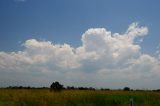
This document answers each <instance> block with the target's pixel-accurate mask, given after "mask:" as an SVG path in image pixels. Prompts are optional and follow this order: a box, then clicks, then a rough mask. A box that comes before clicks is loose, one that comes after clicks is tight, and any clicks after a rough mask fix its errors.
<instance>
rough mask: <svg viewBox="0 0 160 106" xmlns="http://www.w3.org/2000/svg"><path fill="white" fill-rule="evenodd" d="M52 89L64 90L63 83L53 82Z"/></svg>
mask: <svg viewBox="0 0 160 106" xmlns="http://www.w3.org/2000/svg"><path fill="white" fill-rule="evenodd" d="M50 89H51V91H52V90H53V91H58V92H59V91H62V89H63V85H61V84H60V83H59V82H58V81H56V82H53V83H52V84H51V86H50Z"/></svg>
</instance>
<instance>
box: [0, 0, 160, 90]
mask: <svg viewBox="0 0 160 106" xmlns="http://www.w3.org/2000/svg"><path fill="white" fill-rule="evenodd" d="M159 4H160V1H159V0H152V1H151V0H150V1H149V0H148V1H146V0H121V1H120V0H119V1H118V0H0V86H1V87H6V86H14V85H16V86H20V85H23V86H50V84H51V83H52V82H53V81H60V82H61V83H62V84H64V85H65V86H87V87H90V86H92V87H97V88H113V89H116V88H123V87H125V86H129V87H131V88H134V89H138V88H139V89H158V88H160V85H159V81H160V70H159V69H160V39H159V34H160V30H159V28H160V21H159V19H160V14H159V10H160V6H159Z"/></svg>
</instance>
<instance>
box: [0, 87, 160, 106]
mask: <svg viewBox="0 0 160 106" xmlns="http://www.w3.org/2000/svg"><path fill="white" fill-rule="evenodd" d="M130 98H133V99H134V106H160V93H158V92H136V91H130V92H127V91H98V90H96V91H89V90H64V91H62V92H50V91H49V90H48V89H29V90H27V89H0V106H129V105H130V102H129V99H130Z"/></svg>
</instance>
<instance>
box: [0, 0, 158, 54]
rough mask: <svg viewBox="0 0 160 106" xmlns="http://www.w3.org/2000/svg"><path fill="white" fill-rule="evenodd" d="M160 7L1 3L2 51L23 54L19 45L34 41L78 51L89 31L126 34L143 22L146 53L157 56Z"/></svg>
mask: <svg viewBox="0 0 160 106" xmlns="http://www.w3.org/2000/svg"><path fill="white" fill-rule="evenodd" d="M159 4H160V2H159V1H158V0H153V1H146V0H141V1H139V0H122V1H117V0H87V1H86V0H79V1H78V0H24V1H23V0H1V1H0V14H1V17H0V23H1V24H0V37H1V39H0V50H1V51H12V50H17V49H18V50H19V49H20V46H19V43H18V42H24V41H25V40H27V39H30V38H36V39H46V40H50V41H53V42H56V43H62V44H63V43H68V44H71V45H72V46H74V47H77V46H79V45H81V41H80V39H81V35H82V33H83V32H84V31H86V30H87V29H88V28H92V27H104V28H107V29H108V30H111V31H112V32H120V33H122V32H124V31H125V30H126V28H127V27H128V25H129V24H130V23H132V22H139V23H140V24H142V25H145V26H147V27H148V28H149V36H148V37H146V38H145V40H144V42H143V43H142V44H141V45H142V47H143V50H144V51H145V52H149V53H153V52H155V47H156V46H157V45H158V44H159V42H160V40H159V34H160V32H159V29H158V28H159V27H160V22H159V19H160V14H158V13H159V10H160V6H159Z"/></svg>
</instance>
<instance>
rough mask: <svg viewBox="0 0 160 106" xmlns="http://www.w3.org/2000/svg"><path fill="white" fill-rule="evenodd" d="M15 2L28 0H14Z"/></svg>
mask: <svg viewBox="0 0 160 106" xmlns="http://www.w3.org/2000/svg"><path fill="white" fill-rule="evenodd" d="M14 1H15V2H26V1H27V0H14Z"/></svg>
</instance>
